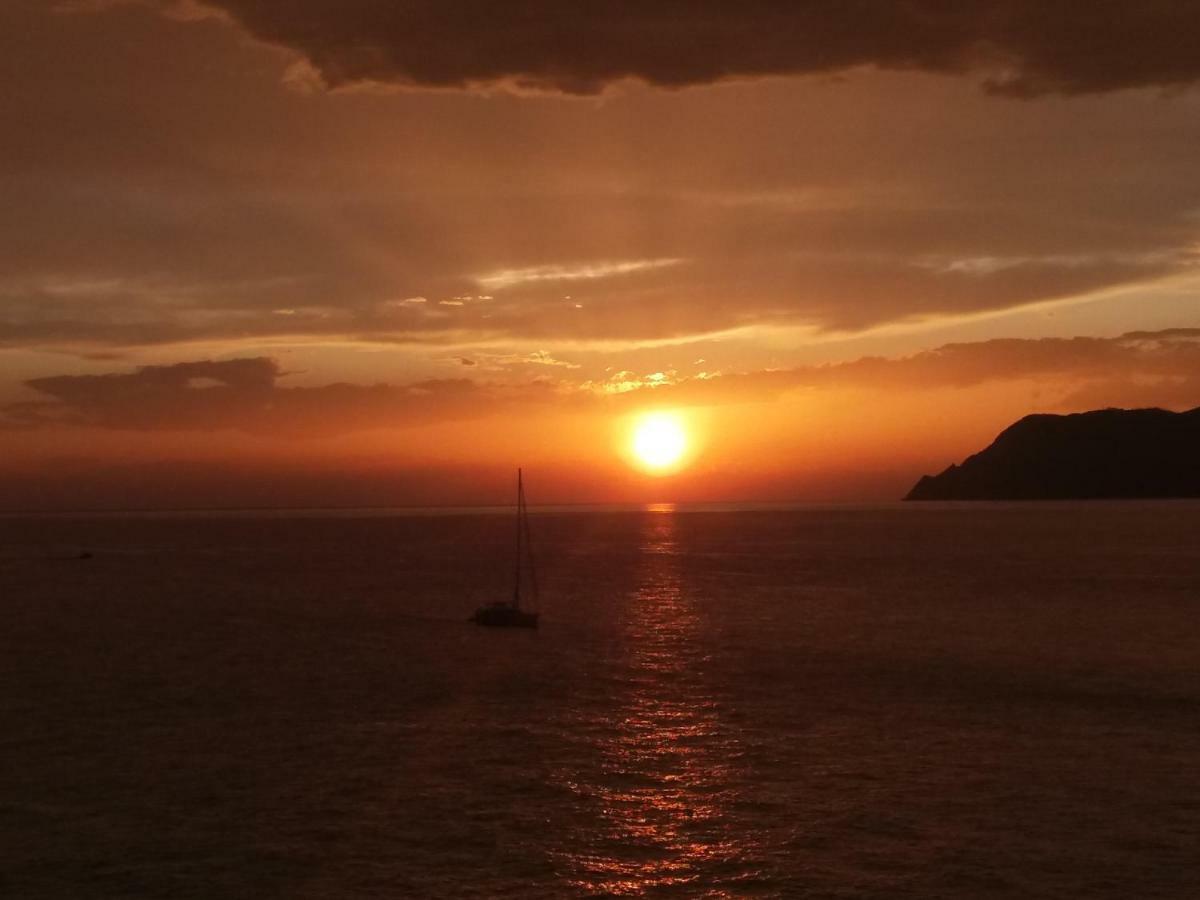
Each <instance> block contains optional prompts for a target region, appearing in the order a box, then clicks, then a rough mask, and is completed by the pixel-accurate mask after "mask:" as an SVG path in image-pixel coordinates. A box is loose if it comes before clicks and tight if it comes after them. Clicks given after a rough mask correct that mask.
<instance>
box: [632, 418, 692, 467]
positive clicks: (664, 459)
mask: <svg viewBox="0 0 1200 900" xmlns="http://www.w3.org/2000/svg"><path fill="white" fill-rule="evenodd" d="M687 448H688V436H687V432H686V431H685V430H684V427H683V423H682V422H681V421H680V419H679V416H677V415H674V414H672V413H662V412H657V413H647V414H646V415H644V416H642V418H640V419H639V420H638V421H637V424H636V425H635V426H634V429H633V444H632V449H633V455H634V457H635V458H636V459H637V461H638V462H639V463H641V464H642V465H643V466H644V467H645V468H647V469H649V470H650V471H652V472H662V471H664V470H666V469H670V468H671V467H672V466H674V465H676V464H677V463H678V462H679V461H680V460H681V459H683V455H684V453H685V452H687Z"/></svg>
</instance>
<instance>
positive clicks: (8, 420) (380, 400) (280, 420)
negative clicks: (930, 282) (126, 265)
mask: <svg viewBox="0 0 1200 900" xmlns="http://www.w3.org/2000/svg"><path fill="white" fill-rule="evenodd" d="M459 362H460V363H463V364H467V362H466V359H465V358H461V359H460V360H459ZM471 362H474V360H472V361H471ZM494 362H495V359H488V360H485V361H484V362H483V363H482V365H483V366H486V367H489V368H494V366H493V365H492V364H493V363H494ZM508 364H509V365H510V366H514V367H515V366H517V365H534V366H554V367H564V366H566V367H569V366H570V364H564V363H562V362H560V361H558V360H555V359H553V358H552V357H550V356H549V355H548V354H545V353H541V352H539V353H534V354H530V355H529V356H526V357H510V358H508ZM286 374H287V373H286V372H284V371H283V370H281V369H280V367H279V365H278V364H277V363H276V362H275V361H273V360H271V359H267V358H264V357H255V358H248V359H233V360H223V361H214V360H201V361H197V362H186V363H178V364H176V365H169V366H143V367H141V368H138V369H135V370H134V371H132V372H121V373H113V374H106V375H56V376H50V377H44V378H34V379H30V380H28V381H27V382H26V385H27V386H28V387H30V388H32V389H33V390H34V391H36V392H37V393H39V394H41V395H42V398H43V399H39V400H33V401H24V402H20V403H13V404H9V405H8V406H7V407H4V408H3V409H2V410H0V413H2V416H0V422H3V423H4V425H5V426H6V427H8V428H10V429H11V428H36V427H48V426H55V425H72V426H79V427H91V428H104V429H120V430H133V431H143V430H144V431H217V430H234V431H241V432H246V433H251V434H256V435H262V436H274V437H295V436H317V435H335V434H344V433H349V432H355V431H363V430H371V429H382V428H403V427H410V426H416V425H422V424H430V423H434V422H440V421H447V420H452V419H472V418H480V417H483V416H486V415H490V414H494V413H496V412H498V411H500V410H502V409H510V410H515V409H526V410H528V409H530V408H533V407H535V406H536V407H542V408H546V407H548V406H554V405H557V406H559V407H560V408H564V409H565V408H568V407H569V408H572V409H576V410H577V409H579V408H580V407H581V406H583V405H594V404H609V405H608V406H607V407H600V408H607V409H609V410H610V411H612V412H620V411H622V410H625V409H628V408H631V407H637V406H640V405H644V404H645V403H646V402H647V401H651V402H653V403H655V404H656V405H661V404H663V403H676V404H680V405H717V404H723V403H730V402H734V403H744V402H758V401H763V400H771V399H776V398H779V397H782V396H784V395H785V394H788V393H789V392H794V391H805V390H807V391H819V390H862V391H873V392H878V393H880V394H894V393H895V392H897V391H930V390H938V389H944V388H959V389H969V388H974V387H978V386H980V385H983V384H987V383H992V382H1004V381H1023V380H1032V381H1037V382H1040V383H1042V384H1044V385H1045V386H1046V388H1047V389H1048V390H1049V391H1050V392H1052V393H1053V392H1057V394H1056V396H1057V399H1056V400H1053V401H1052V402H1053V403H1055V404H1057V408H1062V409H1086V408H1094V407H1099V406H1154V405H1160V406H1168V407H1172V408H1185V407H1191V406H1196V405H1200V328H1196V329H1183V328H1176V329H1169V330H1165V331H1161V332H1131V333H1129V334H1125V335H1122V336H1120V337H1115V338H1093V337H1077V338H1042V339H998V340H989V341H980V342H976V343H960V344H947V345H945V346H943V347H938V348H936V349H932V350H927V351H924V352H921V353H917V354H914V355H911V356H906V357H896V358H881V357H864V358H861V359H857V360H852V361H848V362H842V363H835V364H829V365H815V366H799V367H794V368H788V369H779V370H760V371H753V372H743V373H733V374H719V373H709V372H702V373H699V374H697V375H695V376H682V375H680V373H678V372H677V371H675V370H673V369H671V370H667V371H665V372H651V373H646V374H636V373H634V372H632V371H620V372H616V373H613V374H611V376H610V377H609V378H608V379H606V380H603V381H599V382H597V381H582V382H578V383H574V384H571V383H568V382H555V383H548V382H545V381H540V380H534V381H519V382H512V383H507V384H506V383H501V382H482V381H475V380H471V379H464V378H448V379H433V380H427V381H420V382H414V383H410V384H403V385H391V384H374V385H355V384H329V385H322V386H316V387H286V386H282V385H280V384H279V380H280V379H281V378H283V377H284V376H286Z"/></svg>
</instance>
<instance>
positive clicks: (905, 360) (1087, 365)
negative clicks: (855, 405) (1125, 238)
mask: <svg viewBox="0 0 1200 900" xmlns="http://www.w3.org/2000/svg"><path fill="white" fill-rule="evenodd" d="M625 376H629V377H625ZM1023 380H1031V381H1038V382H1041V383H1044V384H1045V385H1046V387H1047V388H1048V389H1049V390H1051V391H1057V392H1058V396H1057V399H1055V400H1054V401H1053V402H1054V403H1055V404H1057V406H1058V408H1062V409H1088V408H1094V407H1103V406H1156V405H1157V406H1167V407H1172V408H1183V407H1187V408H1190V407H1193V406H1197V405H1200V328H1197V329H1191V328H1175V329H1168V330H1164V331H1161V332H1130V333H1128V334H1124V335H1121V336H1119V337H1114V338H1095V337H1075V338H1038V339H1023V338H999V339H994V340H988V341H978V342H973V343H957V344H946V345H945V346H942V347H938V348H936V349H932V350H926V351H923V352H921V353H916V354H913V355H911V356H905V357H894V358H884V357H863V358H861V359H857V360H852V361H848V362H841V363H832V364H828V365H816V366H800V367H796V368H787V369H778V370H774V371H758V372H745V373H735V374H725V375H709V374H707V373H704V374H703V375H697V376H693V377H690V378H686V377H685V378H678V379H676V380H674V381H673V382H660V383H658V384H655V383H653V382H651V381H648V380H646V379H640V380H635V379H633V378H632V373H627V372H624V373H618V375H617V376H614V379H613V381H614V382H621V381H624V382H628V383H629V385H630V386H629V387H627V388H626V390H627V391H628V392H629V393H631V394H632V395H634V396H635V397H636V396H637V395H638V394H642V393H643V392H647V391H649V392H652V395H653V396H654V397H655V399H656V401H658V402H665V403H671V402H679V403H696V404H706V403H720V402H730V401H733V402H743V401H746V400H749V399H754V398H758V399H767V398H773V397H778V396H781V395H783V394H785V393H787V392H789V391H798V390H863V391H875V392H881V393H894V392H897V391H928V390H938V389H945V388H957V389H968V388H974V387H978V386H980V385H984V384H988V383H994V382H1005V381H1023Z"/></svg>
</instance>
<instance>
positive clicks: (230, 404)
mask: <svg viewBox="0 0 1200 900" xmlns="http://www.w3.org/2000/svg"><path fill="white" fill-rule="evenodd" d="M286 374H287V373H285V372H283V371H282V370H281V369H280V368H279V365H278V363H276V362H275V361H274V360H271V359H267V358H264V357H254V358H248V359H233V360H223V361H214V360H203V361H199V362H186V363H178V364H175V365H169V366H143V367H141V368H138V369H136V370H135V371H133V372H127V373H114V374H107V375H56V376H50V377H45V378H33V379H30V380H28V381H26V382H25V383H26V385H27V386H28V387H30V388H32V389H33V390H34V391H37V392H38V393H39V394H42V395H43V396H44V397H46V398H48V399H42V400H35V401H26V402H21V403H14V404H10V405H9V406H7V407H6V408H5V409H4V414H5V418H6V419H7V424H8V426H9V427H24V428H29V427H38V426H52V425H71V426H80V427H93V428H110V429H122V430H134V431H142V430H145V431H217V430H234V431H242V432H248V433H252V434H259V435H264V436H270V435H274V436H285V437H292V436H308V435H312V436H315V435H328V434H339V433H346V432H353V431H359V430H369V429H373V428H388V427H402V426H407V425H414V424H421V423H429V422H435V421H443V420H446V419H453V418H460V417H472V416H478V415H481V414H483V413H486V412H490V411H493V410H494V409H497V408H499V407H500V405H501V404H503V403H504V402H505V398H504V396H503V393H502V392H501V391H499V390H496V389H492V388H489V387H487V386H484V385H480V384H477V383H475V382H473V381H470V380H468V379H461V378H448V379H432V380H427V381H420V382H414V383H411V384H406V385H388V384H375V385H355V384H329V385H323V386H319V387H285V386H281V385H280V384H279V383H278V381H279V379H280V378H281V377H283V376H284V375H286ZM535 393H536V392H535V391H533V390H532V389H531V390H530V391H529V392H527V395H526V400H528V399H531V397H532V396H533V395H534V394H535Z"/></svg>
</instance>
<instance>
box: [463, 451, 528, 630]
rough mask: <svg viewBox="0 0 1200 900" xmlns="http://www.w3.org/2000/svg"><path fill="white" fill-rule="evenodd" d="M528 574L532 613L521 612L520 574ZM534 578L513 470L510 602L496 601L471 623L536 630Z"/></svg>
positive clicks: (520, 483)
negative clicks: (514, 496) (513, 552)
mask: <svg viewBox="0 0 1200 900" xmlns="http://www.w3.org/2000/svg"><path fill="white" fill-rule="evenodd" d="M525 572H527V573H528V583H529V591H528V593H529V599H530V600H531V601H532V604H533V607H534V609H532V610H531V609H522V608H521V582H522V577H521V576H522V574H523V573H525ZM537 605H538V589H537V575H536V574H535V572H534V569H533V543H532V542H531V541H530V539H529V511H528V510H527V509H526V508H525V485H524V483H523V481H522V478H521V470H520V469H517V561H516V567H515V571H514V574H513V594H512V600H511V601H506V600H498V601H496V602H495V603H490V604H488V605H487V606H481V607H479V609H477V610H475V615H473V616H472V617H471V621H472V622H474V623H475V624H476V625H487V626H489V627H491V628H537V627H538V614H537V609H536V608H537Z"/></svg>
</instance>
